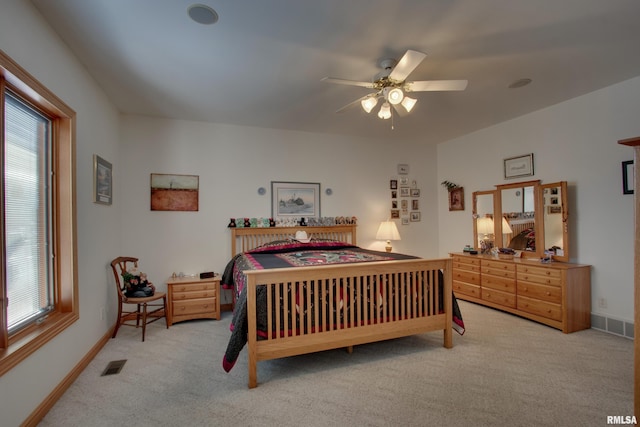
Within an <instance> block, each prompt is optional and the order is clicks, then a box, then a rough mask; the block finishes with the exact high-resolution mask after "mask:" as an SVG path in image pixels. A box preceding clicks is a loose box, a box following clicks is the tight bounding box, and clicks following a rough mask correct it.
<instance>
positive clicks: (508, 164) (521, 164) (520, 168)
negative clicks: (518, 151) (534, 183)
mask: <svg viewBox="0 0 640 427" xmlns="http://www.w3.org/2000/svg"><path fill="white" fill-rule="evenodd" d="M532 175H533V153H530V154H525V155H523V156H516V157H509V158H508V159H504V177H505V179H510V178H520V177H522V176H532Z"/></svg>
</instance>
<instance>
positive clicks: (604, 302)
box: [598, 297, 607, 308]
mask: <svg viewBox="0 0 640 427" xmlns="http://www.w3.org/2000/svg"><path fill="white" fill-rule="evenodd" d="M598 308H607V299H606V298H602V297H601V298H598Z"/></svg>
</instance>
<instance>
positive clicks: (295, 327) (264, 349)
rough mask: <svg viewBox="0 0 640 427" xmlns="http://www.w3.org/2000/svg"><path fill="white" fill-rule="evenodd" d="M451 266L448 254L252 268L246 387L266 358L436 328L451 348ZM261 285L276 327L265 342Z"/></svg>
mask: <svg viewBox="0 0 640 427" xmlns="http://www.w3.org/2000/svg"><path fill="white" fill-rule="evenodd" d="M451 265H452V262H451V259H450V258H447V259H438V260H424V259H411V260H403V261H383V262H368V263H354V264H337V265H327V266H320V267H305V268H281V269H267V270H254V271H249V272H247V273H246V277H247V283H246V288H247V314H248V321H249V324H248V357H249V387H250V388H253V387H256V386H257V383H258V379H257V362H258V361H261V360H268V359H276V358H281V357H287V356H293V355H299V354H305V353H311V352H316V351H322V350H329V349H334V348H341V347H350V346H353V345H357V344H364V343H370V342H375V341H382V340H387V339H392V338H398V337H402V336H408V335H414V334H420V333H424V332H429V331H436V330H442V331H443V332H444V346H445V347H446V348H450V347H452V346H453V337H452V329H451V328H452V303H453V301H452V295H453V294H452V274H451ZM439 271H441V272H442V278H443V286H438V283H439V280H438V277H439V274H438V272H439ZM259 287H265V288H263V289H262V290H263V291H265V292H266V301H267V310H266V312H267V325H268V327H267V330H268V331H272V332H271V333H268V334H267V335H268V336H267V337H265V338H264V339H260V340H258V339H257V336H258V331H257V323H256V319H257V309H256V301H257V292H256V291H257V289H258V288H259ZM263 295H264V294H263Z"/></svg>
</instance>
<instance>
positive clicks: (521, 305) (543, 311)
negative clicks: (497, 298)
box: [518, 296, 562, 321]
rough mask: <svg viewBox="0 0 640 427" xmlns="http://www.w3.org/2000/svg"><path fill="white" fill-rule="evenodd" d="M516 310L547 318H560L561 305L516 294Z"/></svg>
mask: <svg viewBox="0 0 640 427" xmlns="http://www.w3.org/2000/svg"><path fill="white" fill-rule="evenodd" d="M518 310H522V311H525V312H527V313H531V314H536V315H538V316H542V317H546V318H547V319H552V320H557V321H561V320H562V306H561V305H560V304H554V303H551V302H546V301H540V300H536V299H532V298H527V297H523V296H518Z"/></svg>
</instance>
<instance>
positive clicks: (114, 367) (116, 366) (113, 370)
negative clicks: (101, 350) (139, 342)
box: [101, 359, 127, 377]
mask: <svg viewBox="0 0 640 427" xmlns="http://www.w3.org/2000/svg"><path fill="white" fill-rule="evenodd" d="M125 363H127V361H126V359H125V360H114V361H113V362H109V364H108V365H107V367H106V368H105V369H104V371H102V375H101V376H102V377H103V376H105V375H115V374H119V373H120V371H121V370H122V367H123V366H124V364H125Z"/></svg>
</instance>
